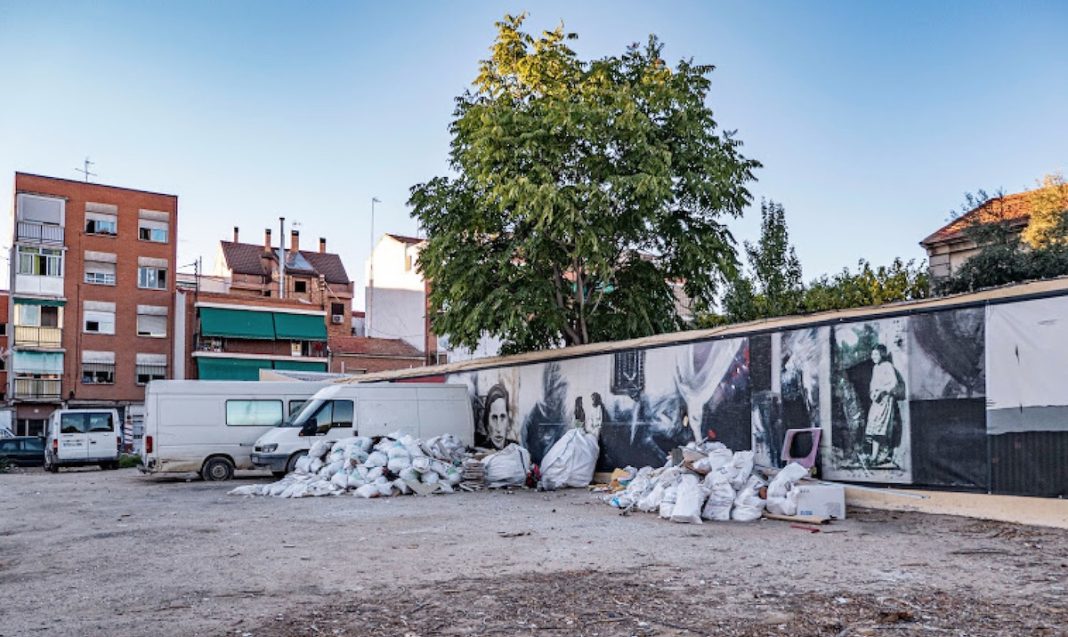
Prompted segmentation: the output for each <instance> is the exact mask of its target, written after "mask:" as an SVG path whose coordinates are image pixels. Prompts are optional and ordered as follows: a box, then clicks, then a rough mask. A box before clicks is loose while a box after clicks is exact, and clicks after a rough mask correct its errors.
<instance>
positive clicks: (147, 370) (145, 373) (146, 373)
mask: <svg viewBox="0 0 1068 637" xmlns="http://www.w3.org/2000/svg"><path fill="white" fill-rule="evenodd" d="M166 378H167V355H166V354H138V355H137V384H138V385H147V384H149V383H150V382H152V381H154V380H164V379H166Z"/></svg>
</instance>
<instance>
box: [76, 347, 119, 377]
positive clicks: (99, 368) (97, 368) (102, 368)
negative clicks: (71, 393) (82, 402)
mask: <svg viewBox="0 0 1068 637" xmlns="http://www.w3.org/2000/svg"><path fill="white" fill-rule="evenodd" d="M82 384H83V385H114V384H115V352H91V351H88V350H86V351H83V352H82Z"/></svg>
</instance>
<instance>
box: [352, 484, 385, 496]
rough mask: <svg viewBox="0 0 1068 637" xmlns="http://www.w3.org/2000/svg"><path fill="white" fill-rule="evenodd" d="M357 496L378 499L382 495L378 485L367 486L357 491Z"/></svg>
mask: <svg viewBox="0 0 1068 637" xmlns="http://www.w3.org/2000/svg"><path fill="white" fill-rule="evenodd" d="M356 495H358V496H359V497H361V498H377V497H378V496H379V495H380V493H379V492H378V485H374V484H365V485H363V486H362V487H360V488H358V489H356Z"/></svg>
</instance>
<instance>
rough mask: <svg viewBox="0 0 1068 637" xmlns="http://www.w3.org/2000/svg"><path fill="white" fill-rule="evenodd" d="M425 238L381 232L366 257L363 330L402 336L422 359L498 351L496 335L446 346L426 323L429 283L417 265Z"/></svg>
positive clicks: (376, 335) (458, 357)
mask: <svg viewBox="0 0 1068 637" xmlns="http://www.w3.org/2000/svg"><path fill="white" fill-rule="evenodd" d="M425 241H426V240H425V239H420V238H418V237H408V236H404V235H399V234H385V235H382V238H381V239H379V240H378V242H377V243H376V244H375V247H374V250H373V251H372V252H371V257H370V258H369V259H368V261H367V265H366V271H367V280H368V286H367V288H366V290H365V295H366V296H365V299H366V313H367V316H366V322H365V326H366V330H367V336H369V337H372V338H386V339H401V340H403V341H405V342H406V343H408V344H409V345H411V346H412V347H414V348H416V349H418V350H420V351H422V352H423V353H424V358H425V361H426V364H428V365H435V364H438V363H445V362H449V361H459V360H467V359H471V358H484V357H488V356H496V355H497V353H498V352H499V351H500V341H498V340H497V339H494V338H490V337H485V338H483V339H482V341H481V342H480V343H479V345H478V347H476V348H475V349H474V350H472V351H468V350H463V349H459V348H450V347H449V346H448V342H447V340H446V339H444V338H443V337H439V336H438V335H436V334H434V332H433V330H432V329H431V327H430V313H429V307H430V305H429V299H428V295H429V292H430V287H429V284H428V282H427V281H426V280H425V279H424V278H423V275H422V274H420V273H419V270H418V268H417V267H416V266H417V264H418V260H419V253H420V252H421V251H422V248H423V245H424V244H425Z"/></svg>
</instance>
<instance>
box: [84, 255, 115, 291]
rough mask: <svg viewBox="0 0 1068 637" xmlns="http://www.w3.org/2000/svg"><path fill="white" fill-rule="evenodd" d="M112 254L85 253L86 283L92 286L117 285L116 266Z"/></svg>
mask: <svg viewBox="0 0 1068 637" xmlns="http://www.w3.org/2000/svg"><path fill="white" fill-rule="evenodd" d="M116 261H118V258H117V257H116V255H115V254H113V253H111V252H93V251H92V250H86V251H85V261H84V262H85V282H86V283H89V284H91V285H115V264H116Z"/></svg>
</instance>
